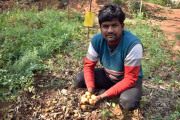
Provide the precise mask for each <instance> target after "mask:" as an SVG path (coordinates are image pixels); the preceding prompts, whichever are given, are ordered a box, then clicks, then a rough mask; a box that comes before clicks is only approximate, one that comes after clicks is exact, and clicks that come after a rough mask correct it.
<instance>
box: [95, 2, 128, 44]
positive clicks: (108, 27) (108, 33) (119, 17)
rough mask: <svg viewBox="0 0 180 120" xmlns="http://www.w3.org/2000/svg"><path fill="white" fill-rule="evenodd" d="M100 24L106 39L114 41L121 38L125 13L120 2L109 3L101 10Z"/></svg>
mask: <svg viewBox="0 0 180 120" xmlns="http://www.w3.org/2000/svg"><path fill="white" fill-rule="evenodd" d="M98 18H99V24H100V27H101V34H102V36H103V38H104V39H106V40H107V41H108V42H110V43H114V42H116V41H118V40H119V39H120V38H121V35H122V31H123V29H124V20H125V14H124V12H123V11H122V9H121V8H120V6H119V5H118V4H115V3H108V4H106V5H105V6H104V7H102V8H101V10H100V11H99V15H98Z"/></svg>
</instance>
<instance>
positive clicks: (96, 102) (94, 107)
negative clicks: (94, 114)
mask: <svg viewBox="0 0 180 120" xmlns="http://www.w3.org/2000/svg"><path fill="white" fill-rule="evenodd" d="M105 98H107V94H106V93H103V94H101V95H99V96H97V100H96V101H95V106H91V105H87V106H88V107H89V108H91V109H92V110H95V109H98V108H99V105H100V103H101V102H102V101H103V99H105Z"/></svg>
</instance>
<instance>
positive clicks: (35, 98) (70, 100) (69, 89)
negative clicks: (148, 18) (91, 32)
mask: <svg viewBox="0 0 180 120" xmlns="http://www.w3.org/2000/svg"><path fill="white" fill-rule="evenodd" d="M110 1H111V0H105V1H104V0H92V8H91V11H92V12H94V13H96V14H98V11H99V9H100V7H102V6H103V4H104V3H105V2H106V3H107V2H110ZM6 2H7V3H6V4H1V9H0V10H3V9H6V8H7V7H8V4H10V5H15V4H19V3H13V0H10V1H6ZM65 2H68V1H66V0H64V1H61V3H60V2H59V1H58V0H37V2H36V4H37V5H38V6H39V8H38V9H39V10H43V9H44V8H45V6H46V5H48V6H49V7H52V6H56V7H58V8H59V9H65V8H67V5H66V4H65ZM147 5H148V6H150V8H151V9H152V10H153V11H154V16H156V17H154V19H155V22H156V23H157V24H159V25H160V28H161V29H162V31H163V32H164V34H165V36H166V37H165V40H167V41H168V40H169V41H170V42H169V45H170V46H172V49H173V50H174V52H175V53H178V50H180V40H178V39H177V38H175V35H177V34H179V33H180V9H170V8H167V7H166V8H164V7H161V6H157V5H154V4H147ZM25 6H29V4H28V3H26V4H25ZM68 6H69V7H70V8H71V9H74V10H76V11H79V12H84V13H85V12H86V11H89V0H71V1H70V2H68ZM23 7H24V6H22V8H23ZM123 9H125V8H123ZM157 16H163V19H162V17H159V18H158V17H157ZM160 18H161V19H160ZM174 41H175V45H174V46H173V43H174ZM81 63H83V60H82V61H78V63H77V64H78V65H77V66H76V67H77V68H78V69H77V70H75V71H73V72H72V71H68V72H67V73H66V72H64V71H63V72H62V73H58V75H59V76H61V75H62V76H64V74H66V75H65V77H63V78H61V79H62V80H65V81H67V82H71V81H69V80H67V78H68V76H71V77H72V78H74V77H75V75H76V74H77V73H78V72H80V71H81V70H82V69H83V68H82V65H79V64H81ZM70 67H71V66H70ZM72 78H71V79H72ZM52 80H54V82H57V83H58V82H59V80H60V78H59V77H58V76H57V73H43V74H41V75H37V76H35V81H36V83H35V85H34V87H35V90H36V91H37V93H38V94H36V95H34V94H33V93H30V92H24V93H23V94H22V95H19V96H18V98H17V100H15V101H14V102H13V104H11V103H0V109H1V111H0V119H5V118H8V119H17V120H18V119H34V120H35V119H44V120H45V119H88V120H90V119H114V118H115V119H124V120H138V119H141V118H143V116H146V113H148V107H149V105H150V103H151V102H152V101H148V100H147V101H145V102H146V105H144V107H147V110H145V111H142V110H140V109H138V110H136V111H134V112H131V113H124V112H123V111H121V110H120V109H119V106H116V107H115V108H114V109H112V110H110V111H111V112H110V113H109V114H110V116H112V118H111V117H109V118H107V117H106V118H102V116H103V115H102V114H101V113H102V111H105V110H103V109H100V110H96V111H93V112H92V113H88V112H83V111H81V110H80V109H79V108H78V101H79V99H78V98H80V97H81V95H82V94H79V91H81V92H82V91H84V90H85V89H78V88H76V87H73V85H71V84H70V85H63V86H62V85H61V86H58V88H56V87H57V86H55V85H54V86H50V87H46V88H42V87H41V85H43V86H46V85H49V84H50V83H51V82H52ZM42 83H43V84H42ZM54 88H56V89H54ZM145 89H148V91H146V92H145V93H144V95H148V94H149V92H151V93H153V92H154V93H155V91H159V93H160V94H158V95H157V96H162V97H163V96H165V92H164V90H163V88H161V89H158V90H157V89H156V88H153V87H147V86H145ZM100 92H102V90H99V91H96V95H97V94H99V93H100ZM166 93H167V94H166V95H167V96H168V95H169V96H170V94H168V92H167V91H166ZM172 96H173V95H172ZM150 97H151V98H150V100H152V99H153V100H156V101H158V100H157V97H156V96H154V98H152V96H150ZM173 97H174V100H176V99H175V98H177V96H175V95H174V96H173ZM171 98H172V97H171ZM110 101H111V100H107V101H105V104H103V105H104V106H101V108H109V109H110V107H108V104H107V103H109V102H110ZM166 101H168V102H169V101H170V100H167V99H166ZM166 101H165V102H164V103H163V105H164V107H167V106H168V105H169V106H172V105H173V104H174V103H175V102H176V101H173V100H171V102H169V103H168V102H167V103H166ZM142 104H143V103H142ZM157 104H161V103H157ZM154 107H156V106H154ZM168 108H169V109H168V111H170V112H169V113H166V112H167V109H166V110H164V109H162V107H159V109H162V110H159V112H161V113H162V114H164V115H165V114H166V115H168V114H170V113H172V111H173V110H174V108H173V107H168ZM157 109H158V107H157ZM152 113H153V115H155V114H156V113H155V111H152Z"/></svg>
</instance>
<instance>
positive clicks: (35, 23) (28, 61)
mask: <svg viewBox="0 0 180 120" xmlns="http://www.w3.org/2000/svg"><path fill="white" fill-rule="evenodd" d="M0 18H1V22H0V28H1V29H0V53H1V54H0V58H1V59H0V65H1V68H0V70H1V71H0V72H1V74H0V88H1V90H0V96H1V97H2V98H5V97H6V96H8V95H10V94H11V93H17V92H18V91H19V90H20V89H22V88H30V87H31V85H32V84H33V75H34V73H36V72H37V71H39V70H45V69H47V67H48V66H47V65H45V64H43V61H45V60H48V59H49V58H50V57H51V56H52V55H53V54H54V53H55V52H56V53H57V52H59V53H60V52H62V51H65V50H67V49H66V48H67V47H68V46H69V45H70V43H71V41H72V40H77V39H79V38H80V36H81V33H82V34H83V32H81V31H83V29H84V28H83V27H82V25H83V24H82V23H83V22H82V21H83V20H84V18H83V17H82V14H80V13H76V12H72V18H71V20H68V19H67V18H68V17H67V11H63V12H58V11H56V10H54V9H44V10H43V11H41V12H38V11H36V10H28V11H20V9H18V8H17V9H16V10H15V11H12V12H3V13H2V14H0ZM50 68H51V70H53V69H54V68H53V67H50ZM2 98H1V99H2Z"/></svg>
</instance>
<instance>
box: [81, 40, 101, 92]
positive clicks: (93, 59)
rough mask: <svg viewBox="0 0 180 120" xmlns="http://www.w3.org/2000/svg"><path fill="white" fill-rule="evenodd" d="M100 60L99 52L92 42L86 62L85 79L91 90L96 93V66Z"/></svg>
mask: <svg viewBox="0 0 180 120" xmlns="http://www.w3.org/2000/svg"><path fill="white" fill-rule="evenodd" d="M97 61H98V54H97V53H96V51H95V50H94V48H93V46H92V44H91V43H90V45H89V49H88V52H87V55H86V58H85V63H84V79H85V83H86V87H87V89H88V91H89V92H91V93H94V89H95V85H94V68H95V66H96V63H97Z"/></svg>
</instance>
